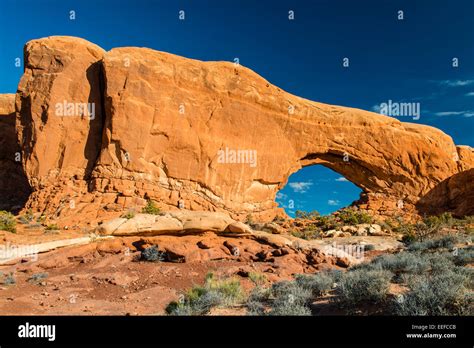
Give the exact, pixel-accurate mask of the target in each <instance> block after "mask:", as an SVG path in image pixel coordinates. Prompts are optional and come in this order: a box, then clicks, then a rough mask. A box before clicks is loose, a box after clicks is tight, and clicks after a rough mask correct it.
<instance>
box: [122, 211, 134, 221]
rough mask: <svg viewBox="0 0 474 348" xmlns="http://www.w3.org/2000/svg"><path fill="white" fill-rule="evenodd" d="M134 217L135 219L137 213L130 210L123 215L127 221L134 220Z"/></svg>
mask: <svg viewBox="0 0 474 348" xmlns="http://www.w3.org/2000/svg"><path fill="white" fill-rule="evenodd" d="M134 217H135V212H134V211H133V210H129V211H127V212H126V213H125V214H122V216H121V218H124V219H127V220H130V219H133V218H134Z"/></svg>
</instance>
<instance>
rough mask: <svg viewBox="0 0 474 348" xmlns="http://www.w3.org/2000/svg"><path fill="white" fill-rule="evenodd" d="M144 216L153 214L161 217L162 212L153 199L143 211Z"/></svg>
mask: <svg viewBox="0 0 474 348" xmlns="http://www.w3.org/2000/svg"><path fill="white" fill-rule="evenodd" d="M142 213H143V214H152V215H160V214H161V210H160V208H158V207H157V206H156V204H155V202H154V201H152V200H151V199H150V200H148V201H147V204H146V206H145V207H144V208H143V209H142Z"/></svg>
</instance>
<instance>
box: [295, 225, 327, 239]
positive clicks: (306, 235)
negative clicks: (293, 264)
mask: <svg viewBox="0 0 474 348" xmlns="http://www.w3.org/2000/svg"><path fill="white" fill-rule="evenodd" d="M290 233H291V234H292V235H293V236H295V237H297V238H301V239H305V240H311V239H319V238H321V230H320V229H319V228H318V227H316V226H315V225H308V226H306V227H305V228H304V229H303V230H293V231H291V232H290Z"/></svg>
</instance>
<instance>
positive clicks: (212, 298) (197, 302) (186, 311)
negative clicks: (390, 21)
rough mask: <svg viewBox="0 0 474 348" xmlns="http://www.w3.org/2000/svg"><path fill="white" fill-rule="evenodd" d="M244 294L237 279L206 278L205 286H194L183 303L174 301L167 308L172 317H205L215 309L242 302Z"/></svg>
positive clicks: (209, 275) (210, 276) (209, 276)
mask: <svg viewBox="0 0 474 348" xmlns="http://www.w3.org/2000/svg"><path fill="white" fill-rule="evenodd" d="M243 297H244V292H243V290H242V288H241V286H240V282H239V281H238V280H236V279H224V280H219V279H215V278H214V276H213V275H212V274H208V275H207V276H206V280H205V283H204V286H194V287H193V288H191V290H189V291H188V292H187V293H186V294H185V296H184V297H183V299H182V300H181V301H178V302H176V301H173V302H171V303H170V304H169V305H168V306H167V307H166V312H167V313H168V314H170V315H204V314H207V313H208V312H209V311H210V310H211V309H212V308H213V307H217V306H229V305H232V304H234V303H236V302H237V301H240V300H242V299H243Z"/></svg>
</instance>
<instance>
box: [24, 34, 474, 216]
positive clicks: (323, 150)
mask: <svg viewBox="0 0 474 348" xmlns="http://www.w3.org/2000/svg"><path fill="white" fill-rule="evenodd" d="M25 64H26V70H25V75H24V76H23V78H22V80H21V82H20V85H19V91H18V93H17V100H16V105H17V125H18V131H19V138H20V142H21V145H22V149H23V152H24V167H25V171H26V174H27V176H28V179H29V182H30V183H31V185H32V187H33V189H34V190H35V193H34V194H33V195H32V196H31V198H30V201H29V203H28V204H29V206H31V207H34V208H35V209H37V210H45V209H46V210H47V211H49V212H53V213H55V214H56V215H61V214H70V215H71V214H83V215H85V216H90V217H91V218H97V217H98V216H99V215H101V214H105V213H106V212H108V211H121V210H123V209H127V208H128V207H130V206H134V205H140V204H144V200H145V199H154V200H157V201H158V202H160V207H162V208H165V209H166V210H170V209H178V207H181V208H186V209H191V210H207V211H225V212H229V213H230V214H231V216H232V217H233V218H235V219H243V218H244V217H245V216H247V215H248V214H249V213H252V214H253V215H254V216H255V217H256V218H257V219H258V218H260V219H267V220H268V219H271V218H273V217H274V216H275V215H276V214H278V213H281V210H280V209H278V208H277V204H276V203H275V195H276V193H277V191H278V190H279V189H281V188H282V187H283V186H284V185H285V184H286V182H287V180H288V177H289V176H290V175H291V174H292V173H294V172H296V171H297V170H299V169H300V168H302V167H303V166H308V165H313V164H322V165H325V166H327V167H329V168H331V169H333V170H335V171H337V172H339V173H340V174H341V175H343V176H345V177H346V178H347V179H348V180H350V181H352V182H353V183H355V184H356V185H358V186H359V187H361V188H362V189H363V190H364V192H365V193H364V197H365V200H364V202H362V203H363V204H365V207H366V208H367V209H369V210H376V211H395V212H399V213H400V214H402V213H403V212H404V211H406V210H408V209H415V205H416V204H417V203H418V202H419V200H420V198H422V197H424V196H426V195H427V194H428V193H430V192H433V190H435V189H436V187H437V186H438V185H440V184H441V185H444V184H442V183H443V182H444V181H445V180H447V179H448V178H450V177H452V176H453V175H456V174H458V173H460V172H465V171H467V172H468V171H469V169H471V168H472V167H473V162H474V161H473V158H474V156H473V155H472V149H470V148H466V147H456V146H455V145H454V143H453V141H452V139H451V137H449V136H448V135H446V134H445V133H443V132H442V131H440V130H438V129H436V128H433V127H429V126H424V125H418V124H410V123H402V122H400V121H398V120H396V119H393V118H390V117H386V116H381V115H378V114H375V113H372V112H368V111H363V110H358V109H352V108H347V107H340V106H331V105H325V104H321V103H316V102H312V101H309V100H306V99H303V98H299V97H296V96H293V95H291V94H289V93H287V92H285V91H283V90H281V89H280V88H278V87H276V86H273V85H272V84H270V83H269V82H268V81H266V80H265V79H263V78H262V77H260V76H259V75H257V74H256V73H254V72H253V71H251V70H249V69H247V68H245V67H242V66H236V65H234V64H232V63H227V62H201V61H197V60H192V59H187V58H183V57H179V56H175V55H172V54H168V53H163V52H158V51H154V50H151V49H147V48H116V49H112V50H111V51H109V52H104V51H103V50H102V49H100V48H99V47H97V46H95V45H93V44H91V43H88V42H87V41H85V40H82V39H77V38H68V37H50V38H45V39H40V40H34V41H32V42H30V43H28V44H27V45H26V47H25ZM102 75H103V77H102ZM101 81H103V82H104V85H103V86H102V85H101ZM57 103H92V104H94V105H95V118H94V119H93V120H91V119H90V118H88V117H84V116H78V115H75V117H58V116H57V114H55V110H56V106H57ZM233 156H234V157H233ZM236 162H237V163H236ZM400 201H401V202H402V203H403V204H402V205H400ZM71 202H72V203H71ZM433 202H434V203H433V204H443V201H442V200H433ZM453 202H455V200H454V201H453ZM467 205H471V206H472V202H471V203H467ZM419 207H421V208H423V209H425V208H426V205H419ZM428 208H433V207H432V206H429V207H428ZM438 208H440V209H445V208H447V207H438ZM449 208H450V209H452V207H449ZM455 209H457V208H456V207H455ZM460 210H463V209H460ZM457 212H458V213H462V212H463V211H459V210H458V211H457Z"/></svg>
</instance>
